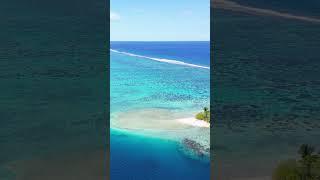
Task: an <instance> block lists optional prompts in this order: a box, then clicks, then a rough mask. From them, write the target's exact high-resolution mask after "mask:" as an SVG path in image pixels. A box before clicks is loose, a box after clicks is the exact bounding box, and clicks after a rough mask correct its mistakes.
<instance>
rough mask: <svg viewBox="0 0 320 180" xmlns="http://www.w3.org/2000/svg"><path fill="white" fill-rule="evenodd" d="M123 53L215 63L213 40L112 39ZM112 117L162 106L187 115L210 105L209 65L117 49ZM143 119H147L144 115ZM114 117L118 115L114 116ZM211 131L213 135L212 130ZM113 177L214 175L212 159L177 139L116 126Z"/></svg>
mask: <svg viewBox="0 0 320 180" xmlns="http://www.w3.org/2000/svg"><path fill="white" fill-rule="evenodd" d="M111 48H112V49H114V50H118V51H121V52H128V53H132V54H136V55H142V56H148V57H153V58H166V59H170V60H179V61H183V62H188V63H191V64H195V65H209V61H210V59H209V42H112V43H111ZM110 60H111V79H110V82H111V86H110V88H111V116H113V114H114V113H119V112H126V111H129V110H136V109H140V110H141V109H148V108H161V109H168V110H175V111H178V112H181V114H184V113H185V112H188V111H197V110H199V109H202V107H203V106H204V105H209V94H210V87H209V80H210V79H209V73H210V70H209V69H203V68H198V67H190V66H185V65H179V64H171V63H167V62H157V61H154V60H151V59H146V58H140V57H134V56H129V55H127V54H121V53H116V52H111V54H110ZM141 118H143V117H141ZM111 121H113V119H111ZM208 135H209V134H208ZM110 141H111V146H110V147H111V148H110V149H111V157H110V158H111V169H110V170H111V179H113V180H127V179H137V180H149V179H152V180H160V179H161V180H163V179H170V180H175V179H177V180H179V179H188V180H194V179H203V180H205V179H209V177H210V163H209V162H202V161H199V160H194V159H191V158H190V157H188V156H186V155H185V154H183V153H182V152H181V151H180V150H179V147H180V144H179V142H177V141H173V140H169V139H162V138H155V137H153V138H151V137H149V136H146V135H137V134H136V133H128V132H122V131H118V130H117V129H113V127H112V126H111V136H110Z"/></svg>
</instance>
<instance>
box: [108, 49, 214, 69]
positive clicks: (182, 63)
mask: <svg viewBox="0 0 320 180" xmlns="http://www.w3.org/2000/svg"><path fill="white" fill-rule="evenodd" d="M110 51H111V52H115V53H120V54H124V55H128V56H132V57H139V58H143V59H149V60H153V61H158V62H165V63H169V64H177V65H183V66H190V67H196V68H203V69H210V67H207V66H201V65H196V64H191V63H186V62H183V61H177V60H172V59H162V58H154V57H149V56H143V55H138V54H132V53H128V52H124V51H118V50H115V49H110Z"/></svg>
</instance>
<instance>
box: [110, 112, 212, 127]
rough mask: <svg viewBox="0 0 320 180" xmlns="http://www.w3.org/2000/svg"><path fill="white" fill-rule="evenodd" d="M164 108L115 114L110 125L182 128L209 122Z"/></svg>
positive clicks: (199, 125)
mask: <svg viewBox="0 0 320 180" xmlns="http://www.w3.org/2000/svg"><path fill="white" fill-rule="evenodd" d="M185 116H187V117H183V115H182V114H181V113H176V112H172V111H169V110H164V109H142V110H135V111H128V112H123V113H119V114H117V115H116V116H115V117H114V119H113V120H112V121H111V126H112V127H116V128H120V129H127V130H161V131H163V130H184V129H190V128H194V127H198V128H199V127H201V128H209V127H210V124H209V123H207V122H205V121H202V120H197V119H195V118H194V117H192V116H190V115H185Z"/></svg>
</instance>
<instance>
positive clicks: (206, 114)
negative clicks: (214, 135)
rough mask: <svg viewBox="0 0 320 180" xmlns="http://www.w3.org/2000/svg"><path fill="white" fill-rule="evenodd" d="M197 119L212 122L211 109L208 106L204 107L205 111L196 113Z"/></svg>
mask: <svg viewBox="0 0 320 180" xmlns="http://www.w3.org/2000/svg"><path fill="white" fill-rule="evenodd" d="M196 119H198V120H202V121H206V122H207V123H210V111H209V110H208V108H207V107H204V108H203V112H200V113H198V114H196Z"/></svg>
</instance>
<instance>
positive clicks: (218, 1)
mask: <svg viewBox="0 0 320 180" xmlns="http://www.w3.org/2000/svg"><path fill="white" fill-rule="evenodd" d="M212 4H213V8H218V9H225V10H230V11H238V12H244V13H251V14H255V15H265V16H276V17H282V18H287V19H296V20H300V21H307V22H312V23H320V19H318V18H313V17H307V16H298V15H293V14H289V13H284V12H278V11H274V10H270V9H262V8H255V7H249V6H244V5H241V4H239V3H236V2H233V1H229V0H212Z"/></svg>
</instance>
